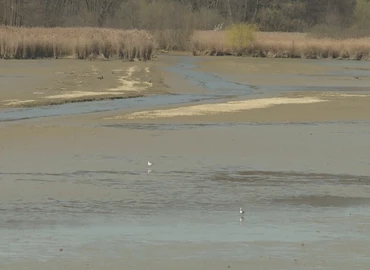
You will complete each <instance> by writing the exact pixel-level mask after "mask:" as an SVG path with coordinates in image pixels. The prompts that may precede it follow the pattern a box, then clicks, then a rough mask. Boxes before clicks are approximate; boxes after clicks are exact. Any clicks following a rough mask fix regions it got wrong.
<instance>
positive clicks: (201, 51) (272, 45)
mask: <svg viewBox="0 0 370 270" xmlns="http://www.w3.org/2000/svg"><path fill="white" fill-rule="evenodd" d="M191 44H192V50H193V54H194V55H235V54H236V52H234V51H233V50H232V48H231V47H230V46H229V45H228V44H229V43H228V42H227V35H226V32H225V31H196V32H195V33H194V35H193V36H192V38H191ZM242 55H248V56H254V57H276V58H310V59H317V58H338V59H356V60H362V59H363V60H368V59H370V37H364V38H349V39H333V38H315V37H312V36H311V37H310V36H309V35H307V34H304V33H283V32H258V33H257V35H256V39H255V41H253V42H251V43H250V44H248V46H246V47H245V48H244V50H243V53H242Z"/></svg>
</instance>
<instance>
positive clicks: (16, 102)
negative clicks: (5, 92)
mask: <svg viewBox="0 0 370 270" xmlns="http://www.w3.org/2000/svg"><path fill="white" fill-rule="evenodd" d="M34 101H35V100H33V99H27V100H19V99H8V100H3V101H2V103H3V104H4V105H5V106H14V105H21V104H25V103H31V102H34Z"/></svg>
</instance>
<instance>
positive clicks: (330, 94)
mask: <svg viewBox="0 0 370 270" xmlns="http://www.w3.org/2000/svg"><path fill="white" fill-rule="evenodd" d="M321 96H324V97H368V96H369V95H365V94H344V93H322V94H321Z"/></svg>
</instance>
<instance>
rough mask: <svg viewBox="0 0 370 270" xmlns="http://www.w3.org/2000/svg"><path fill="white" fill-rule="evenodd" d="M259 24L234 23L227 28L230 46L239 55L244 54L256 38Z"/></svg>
mask: <svg viewBox="0 0 370 270" xmlns="http://www.w3.org/2000/svg"><path fill="white" fill-rule="evenodd" d="M257 30H258V29H257V26H256V25H253V24H244V23H239V24H232V25H231V26H229V27H228V29H227V30H226V32H227V41H228V43H229V46H230V48H231V49H232V51H233V52H235V53H236V54H237V55H242V54H243V52H245V51H246V50H247V48H248V46H249V45H250V44H251V43H252V42H253V41H254V40H255V37H256V32H257Z"/></svg>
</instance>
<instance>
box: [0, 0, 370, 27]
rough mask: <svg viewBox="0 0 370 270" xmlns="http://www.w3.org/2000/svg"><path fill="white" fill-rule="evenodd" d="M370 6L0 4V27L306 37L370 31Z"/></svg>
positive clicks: (233, 0) (71, 0)
mask: <svg viewBox="0 0 370 270" xmlns="http://www.w3.org/2000/svg"><path fill="white" fill-rule="evenodd" d="M359 5H363V6H362V9H361V10H360V9H359V8H358V6H359ZM369 6H370V4H369V3H368V0H0V24H5V25H11V26H44V27H58V26H62V27H63V26H92V27H113V28H126V29H130V28H141V29H148V30H153V29H157V30H158V29H200V30H211V29H214V28H215V25H218V24H221V23H224V24H225V25H227V24H230V23H235V22H246V23H255V24H257V25H258V27H259V29H260V30H262V31H291V32H296V31H300V32H303V31H307V30H309V29H311V28H312V27H314V26H315V25H332V26H336V27H342V28H346V27H350V26H351V25H353V24H354V23H356V22H357V21H360V19H359V18H358V17H359V16H362V17H361V18H362V24H363V25H365V27H367V25H368V24H367V23H368V22H369V19H368V18H369V14H362V15H361V14H360V13H361V12H362V13H364V12H366V10H365V11H364V7H369ZM356 7H357V8H356ZM365 9H366V8H365ZM369 10H370V9H369ZM363 20H365V22H364V21H363Z"/></svg>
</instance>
